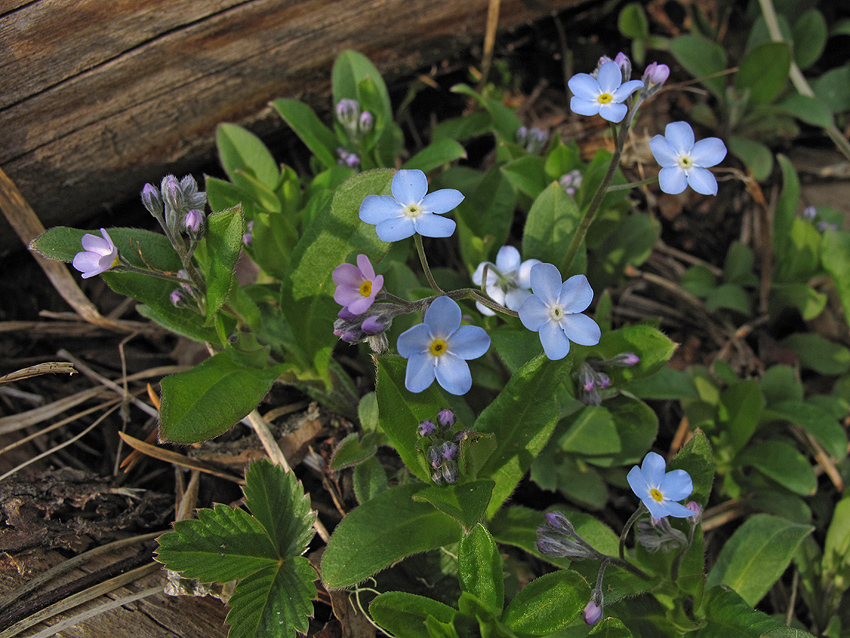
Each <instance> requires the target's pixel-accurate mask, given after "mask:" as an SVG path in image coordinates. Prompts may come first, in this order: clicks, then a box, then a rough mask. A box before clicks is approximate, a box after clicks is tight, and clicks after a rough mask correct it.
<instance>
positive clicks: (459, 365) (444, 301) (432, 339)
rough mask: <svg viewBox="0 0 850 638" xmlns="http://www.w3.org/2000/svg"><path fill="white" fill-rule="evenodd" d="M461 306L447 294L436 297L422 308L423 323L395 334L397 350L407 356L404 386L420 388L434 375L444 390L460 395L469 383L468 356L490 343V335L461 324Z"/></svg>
mask: <svg viewBox="0 0 850 638" xmlns="http://www.w3.org/2000/svg"><path fill="white" fill-rule="evenodd" d="M460 321H461V310H460V306H458V305H457V303H456V302H455V301H454V300H452V299H450V298H449V297H437V298H436V299H435V300H434V301H433V302H431V305H430V306H429V307H428V310H426V311H425V319H424V323H420V324H419V325H417V326H413V327H412V328H411V329H410V330H406V331H404V332H403V333H401V335H400V336H399V338H398V353H399V354H400V355H401V356H402V357H404V358H405V359H407V360H408V361H407V372H406V374H405V377H404V387H405V388H407V389H408V390H410V391H411V392H422V391H423V390H425V389H426V388H427V387H429V386H430V385H431V384H432V383H433V382H434V379H435V378H436V379H437V383H439V384H440V385H441V386H442V387H443V389H444V390H446V392H449V393H451V394H456V395H461V394H466V393H467V392H468V391H469V389H470V388H471V387H472V375H471V374H470V372H469V365H468V364H467V363H466V362H467V361H468V360H469V359H477V358H478V357H480V356H481V355H483V354H484V353H485V352H487V349H488V348H489V347H490V336H489V335H488V334H487V333H486V332H485V331H484V329H483V328H479V327H478V326H461V325H460Z"/></svg>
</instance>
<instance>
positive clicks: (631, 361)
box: [605, 352, 640, 368]
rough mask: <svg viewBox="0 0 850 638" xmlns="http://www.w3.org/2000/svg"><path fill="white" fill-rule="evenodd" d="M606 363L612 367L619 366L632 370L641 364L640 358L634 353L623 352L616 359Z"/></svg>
mask: <svg viewBox="0 0 850 638" xmlns="http://www.w3.org/2000/svg"><path fill="white" fill-rule="evenodd" d="M605 363H607V364H609V365H612V366H619V367H621V368H630V367H632V366H634V365H637V364H638V363H640V357H639V356H637V355H636V354H635V353H634V352H621V353H620V354H618V355H617V356H616V357H614V358H613V359H609V360H608V361H606V362H605Z"/></svg>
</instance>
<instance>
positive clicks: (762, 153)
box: [726, 135, 773, 181]
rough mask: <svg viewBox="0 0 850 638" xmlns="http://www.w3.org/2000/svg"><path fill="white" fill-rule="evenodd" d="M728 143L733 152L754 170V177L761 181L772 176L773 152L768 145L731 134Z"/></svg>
mask: <svg viewBox="0 0 850 638" xmlns="http://www.w3.org/2000/svg"><path fill="white" fill-rule="evenodd" d="M726 143H727V145H728V146H729V150H730V151H731V152H732V154H733V155H736V156H737V157H738V158H739V159H740V160H741V161H742V162H744V164H746V166H747V168H748V169H750V170H751V171H752V172H753V177H754V178H756V179H757V180H759V181H760V180H764V179H767V178H768V177H769V176H770V172H771V171H772V170H773V153H771V152H770V149H769V148H767V146H765V145H764V144H762V143H761V142H756V141H755V140H751V139H747V138H746V137H741V136H739V135H730V136H729V137H728V138H727V140H726Z"/></svg>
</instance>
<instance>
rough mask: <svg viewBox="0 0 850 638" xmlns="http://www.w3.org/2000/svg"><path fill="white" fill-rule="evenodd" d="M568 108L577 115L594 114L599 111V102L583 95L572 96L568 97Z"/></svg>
mask: <svg viewBox="0 0 850 638" xmlns="http://www.w3.org/2000/svg"><path fill="white" fill-rule="evenodd" d="M570 110H571V111H572V112H573V113H578V114H579V115H596V114H597V113H599V102H597V101H596V100H588V99H586V98H583V97H578V96H573V97H572V98H571V99H570Z"/></svg>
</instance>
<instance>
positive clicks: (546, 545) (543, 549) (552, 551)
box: [537, 538, 568, 558]
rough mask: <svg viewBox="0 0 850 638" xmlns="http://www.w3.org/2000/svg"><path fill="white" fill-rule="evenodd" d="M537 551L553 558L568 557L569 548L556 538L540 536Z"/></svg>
mask: <svg viewBox="0 0 850 638" xmlns="http://www.w3.org/2000/svg"><path fill="white" fill-rule="evenodd" d="M537 551H538V552H540V553H541V554H544V555H546V556H551V557H552V558H566V557H567V554H568V552H567V548H566V547H564V545H562V544H561V543H559V542H558V541H557V540H555V539H554V538H538V539H537Z"/></svg>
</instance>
